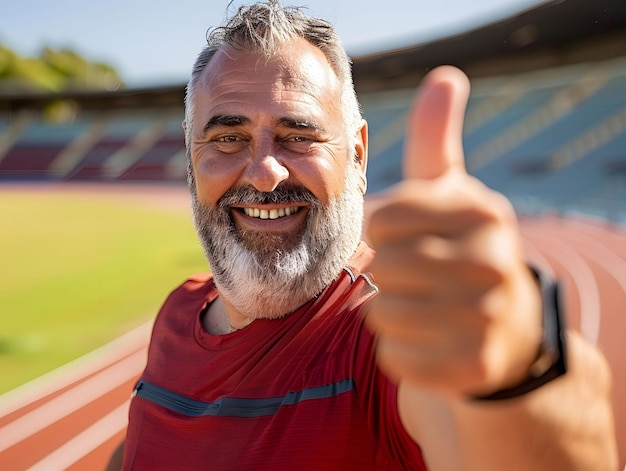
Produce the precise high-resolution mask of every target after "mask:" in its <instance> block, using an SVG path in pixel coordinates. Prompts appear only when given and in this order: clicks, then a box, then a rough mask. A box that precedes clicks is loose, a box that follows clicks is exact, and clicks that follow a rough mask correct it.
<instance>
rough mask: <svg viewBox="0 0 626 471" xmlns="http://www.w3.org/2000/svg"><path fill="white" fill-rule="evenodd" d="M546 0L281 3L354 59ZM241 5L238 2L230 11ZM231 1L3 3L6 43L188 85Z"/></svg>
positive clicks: (131, 81)
mask: <svg viewBox="0 0 626 471" xmlns="http://www.w3.org/2000/svg"><path fill="white" fill-rule="evenodd" d="M544 1H545V0H375V1H373V0H282V3H283V4H284V5H297V6H301V7H305V8H306V11H307V12H308V13H309V14H311V15H313V16H318V17H321V18H324V19H326V20H329V21H331V22H332V23H333V24H334V25H335V27H336V28H337V31H338V32H339V34H340V36H341V37H342V40H343V43H344V46H345V47H346V50H347V51H348V54H350V55H351V56H352V57H358V56H359V55H365V54H369V53H373V52H381V51H385V50H389V49H393V48H396V47H402V46H406V45H411V44H419V43H422V42H427V41H431V40H435V39H439V38H442V37H445V36H448V35H451V34H456V33H460V32H463V31H466V30H468V29H471V28H474V27H476V26H480V25H482V24H485V23H487V22H491V21H495V20H498V19H501V18H504V17H507V16H509V15H512V14H514V13H518V12H520V11H523V10H526V9H528V8H530V7H532V6H535V5H537V4H539V3H543V2H544ZM242 3H245V4H247V3H250V1H243V2H242V1H233V5H232V6H231V7H230V11H233V9H235V8H236V7H238V6H239V5H240V4H242ZM228 4H229V0H169V1H168V0H103V1H93V0H12V1H6V2H3V5H2V6H0V44H3V45H4V46H6V47H9V48H10V49H12V50H14V51H15V52H17V53H18V54H20V55H23V56H36V55H37V54H38V52H39V51H40V50H41V48H42V47H43V46H44V45H48V46H51V47H55V48H65V47H67V48H71V49H73V50H75V51H76V52H78V53H79V54H81V55H83V56H84V57H85V58H87V59H88V60H91V61H101V62H106V63H108V64H110V65H112V66H113V67H115V69H116V70H117V71H118V73H119V74H120V75H121V77H122V80H123V81H124V82H125V84H126V85H127V86H128V87H130V88H138V87H144V86H156V85H180V84H183V83H185V82H186V81H187V78H188V75H189V73H190V71H191V65H192V64H193V62H194V60H195V57H196V55H197V54H198V52H199V51H200V49H201V48H202V47H203V45H204V44H205V36H206V32H207V30H208V29H209V28H211V27H215V26H219V25H220V24H221V23H222V22H223V20H224V18H225V17H226V14H227V12H228V11H229V9H228Z"/></svg>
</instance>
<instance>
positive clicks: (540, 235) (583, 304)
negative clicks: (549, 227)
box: [532, 230, 600, 344]
mask: <svg viewBox="0 0 626 471" xmlns="http://www.w3.org/2000/svg"><path fill="white" fill-rule="evenodd" d="M532 240H534V241H535V242H536V243H537V245H538V246H539V247H542V248H543V249H544V251H545V252H547V253H549V254H550V255H551V256H552V257H554V258H555V259H556V260H557V261H558V262H559V263H560V264H561V265H563V267H564V268H565V270H566V271H567V273H568V274H569V275H570V276H571V277H572V280H573V281H574V284H575V285H576V287H577V291H578V299H579V302H580V332H581V333H582V335H583V336H584V337H585V338H586V339H587V340H589V342H591V343H593V344H596V343H597V342H598V337H599V335H600V291H599V289H598V284H597V282H596V278H595V276H594V275H593V271H592V270H591V268H590V267H589V264H588V263H587V261H586V260H585V259H584V258H583V257H582V256H581V255H580V253H578V252H576V251H575V250H574V249H572V248H571V247H570V246H568V245H567V243H565V242H563V240H562V238H560V237H558V236H553V235H549V234H545V232H542V231H540V230H538V231H536V232H535V233H534V234H533V235H532Z"/></svg>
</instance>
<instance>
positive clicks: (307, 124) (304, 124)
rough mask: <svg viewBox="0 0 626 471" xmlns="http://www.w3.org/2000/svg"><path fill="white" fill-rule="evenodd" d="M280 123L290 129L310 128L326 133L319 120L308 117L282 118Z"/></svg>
mask: <svg viewBox="0 0 626 471" xmlns="http://www.w3.org/2000/svg"><path fill="white" fill-rule="evenodd" d="M278 124H279V125H281V126H284V127H286V128H290V129H300V130H310V131H315V132H318V133H321V134H323V133H325V130H324V128H323V127H322V126H321V125H320V124H319V123H317V122H315V121H311V120H308V119H297V118H289V117H285V118H280V119H279V120H278Z"/></svg>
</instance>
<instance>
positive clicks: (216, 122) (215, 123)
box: [203, 115, 250, 133]
mask: <svg viewBox="0 0 626 471" xmlns="http://www.w3.org/2000/svg"><path fill="white" fill-rule="evenodd" d="M245 124H250V118H246V117H245V116H239V115H216V116H213V117H212V118H211V119H209V121H208V122H207V123H206V124H205V125H204V129H203V130H204V132H205V133H206V132H207V131H210V130H211V129H213V128H216V127H219V126H226V127H235V126H242V125H245Z"/></svg>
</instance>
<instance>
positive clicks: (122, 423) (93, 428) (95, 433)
mask: <svg viewBox="0 0 626 471" xmlns="http://www.w3.org/2000/svg"><path fill="white" fill-rule="evenodd" d="M129 403H130V401H126V402H125V403H124V404H122V405H121V406H119V407H118V408H117V409H115V410H113V411H112V412H109V413H108V414H107V415H105V416H104V417H103V418H101V419H100V420H98V421H97V422H94V423H93V424H92V425H90V426H89V427H88V428H86V429H85V430H83V431H82V432H81V433H79V434H78V435H76V436H75V437H74V438H72V439H71V440H69V441H67V442H66V443H65V444H63V445H62V446H60V447H59V448H57V449H56V450H54V451H53V452H52V453H50V454H49V455H48V456H46V457H45V458H43V459H42V460H40V461H39V462H38V463H36V464H34V465H33V466H31V467H30V468H28V470H27V471H49V470H51V469H67V468H69V467H70V466H72V465H73V464H75V463H76V462H77V461H78V460H80V459H81V458H83V457H85V456H87V455H88V454H89V453H90V452H92V451H93V450H95V449H96V448H98V447H99V446H101V445H102V444H103V443H104V442H106V441H107V440H109V439H110V438H111V437H113V436H115V435H116V434H117V433H118V432H121V431H122V430H124V429H125V428H126V426H127V425H128V406H129Z"/></svg>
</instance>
